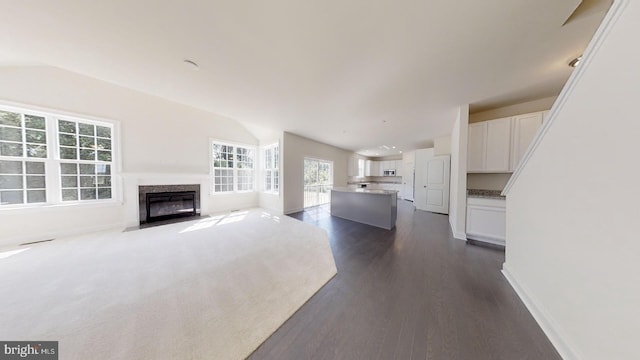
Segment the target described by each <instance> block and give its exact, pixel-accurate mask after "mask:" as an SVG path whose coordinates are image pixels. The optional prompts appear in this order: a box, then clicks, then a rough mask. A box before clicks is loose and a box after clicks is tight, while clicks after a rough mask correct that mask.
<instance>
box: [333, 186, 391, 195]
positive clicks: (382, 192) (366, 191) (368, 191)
mask: <svg viewBox="0 0 640 360" xmlns="http://www.w3.org/2000/svg"><path fill="white" fill-rule="evenodd" d="M331 190H333V191H340V192H352V193H362V194H377V195H391V194H397V193H398V191H397V190H371V189H349V188H345V187H335V188H333V189H331Z"/></svg>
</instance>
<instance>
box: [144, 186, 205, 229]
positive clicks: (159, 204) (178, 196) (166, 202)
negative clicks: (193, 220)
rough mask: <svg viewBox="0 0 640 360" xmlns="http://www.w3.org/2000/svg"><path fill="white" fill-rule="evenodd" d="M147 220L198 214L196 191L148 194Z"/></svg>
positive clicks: (152, 220) (148, 221)
mask: <svg viewBox="0 0 640 360" xmlns="http://www.w3.org/2000/svg"><path fill="white" fill-rule="evenodd" d="M146 205H147V206H146V210H147V217H146V222H147V223H150V222H154V221H161V220H168V219H175V218H183V217H189V216H196V215H197V213H196V192H195V191H173V192H155V193H147V194H146Z"/></svg>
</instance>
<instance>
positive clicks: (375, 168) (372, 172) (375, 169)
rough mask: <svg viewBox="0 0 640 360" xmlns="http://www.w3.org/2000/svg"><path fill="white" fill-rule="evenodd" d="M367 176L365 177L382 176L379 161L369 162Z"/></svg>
mask: <svg viewBox="0 0 640 360" xmlns="http://www.w3.org/2000/svg"><path fill="white" fill-rule="evenodd" d="M370 162H371V165H370V166H369V174H368V175H367V176H382V166H381V164H380V161H375V160H370Z"/></svg>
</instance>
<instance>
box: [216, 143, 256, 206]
mask: <svg viewBox="0 0 640 360" xmlns="http://www.w3.org/2000/svg"><path fill="white" fill-rule="evenodd" d="M211 144H212V152H213V164H212V165H213V192H215V193H223V192H248V191H253V189H254V179H255V174H254V168H255V154H254V153H255V149H254V148H253V147H248V146H243V145H235V144H224V143H219V142H214V141H212V142H211Z"/></svg>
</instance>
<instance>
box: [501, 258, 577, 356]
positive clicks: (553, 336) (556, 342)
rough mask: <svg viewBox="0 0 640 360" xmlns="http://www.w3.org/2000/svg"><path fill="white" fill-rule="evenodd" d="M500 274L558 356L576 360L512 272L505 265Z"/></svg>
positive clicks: (548, 319) (549, 319) (573, 352)
mask: <svg viewBox="0 0 640 360" xmlns="http://www.w3.org/2000/svg"><path fill="white" fill-rule="evenodd" d="M502 274H503V275H504V277H505V278H506V279H507V281H508V282H509V284H510V285H511V287H512V288H513V290H515V292H516V294H518V296H519V297H520V300H522V302H523V303H524V305H525V306H526V307H527V309H528V310H529V312H530V313H531V315H532V316H533V318H534V319H535V320H536V322H538V325H540V328H542V331H544V333H545V334H546V335H547V337H548V338H549V341H551V344H553V346H554V347H555V348H556V350H557V351H558V353H559V354H560V356H562V358H563V359H564V360H578V359H579V357H578V356H577V355H576V352H575V351H573V349H572V348H571V347H570V346H569V344H567V343H566V342H565V340H564V338H563V337H562V336H561V335H560V333H559V328H558V326H557V325H556V324H555V322H554V321H553V319H552V318H551V317H550V316H549V315H548V314H547V313H546V312H545V311H544V310H543V309H542V308H541V307H540V306H538V305H537V303H538V302H537V301H536V300H535V299H534V298H533V297H532V296H531V295H530V292H529V291H527V290H526V288H525V287H524V286H523V285H521V284H520V283H519V282H518V280H517V276H514V273H513V271H511V270H509V266H508V265H507V263H504V264H503V265H502Z"/></svg>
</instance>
